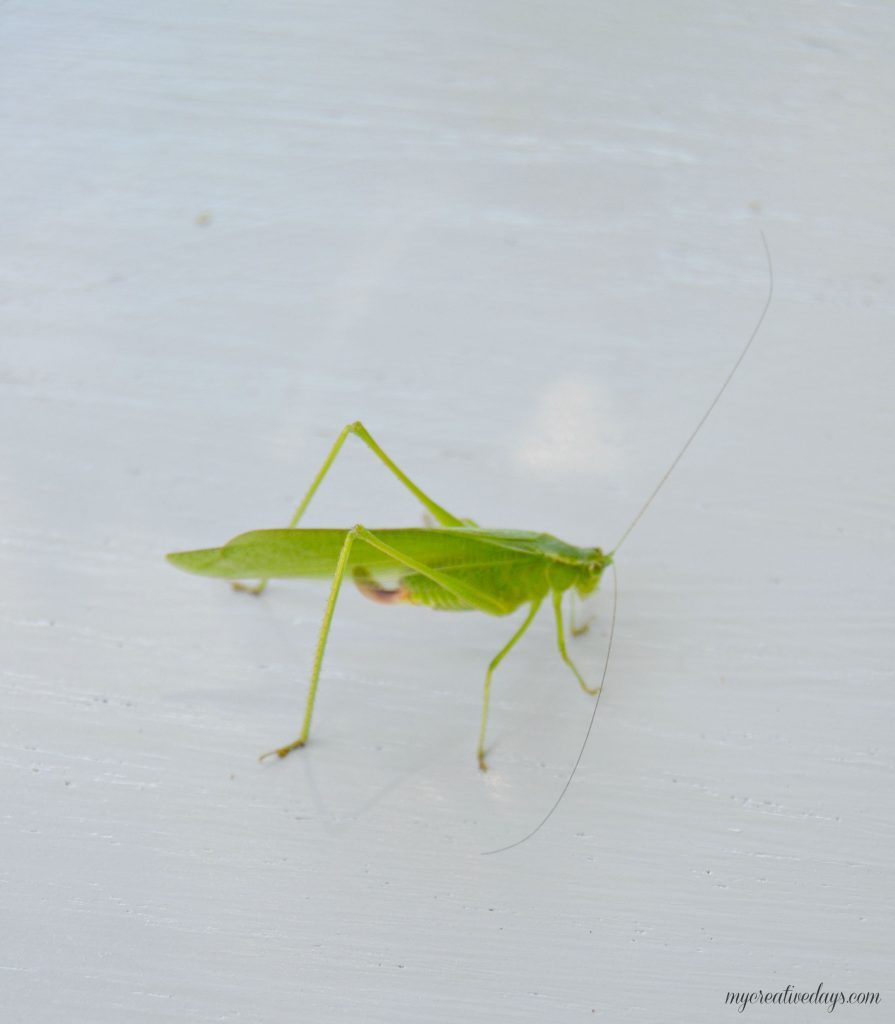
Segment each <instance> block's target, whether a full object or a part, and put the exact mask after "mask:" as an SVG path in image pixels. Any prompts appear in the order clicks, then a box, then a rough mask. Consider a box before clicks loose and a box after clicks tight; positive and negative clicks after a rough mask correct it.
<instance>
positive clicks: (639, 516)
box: [482, 231, 774, 857]
mask: <svg viewBox="0 0 895 1024" xmlns="http://www.w3.org/2000/svg"><path fill="white" fill-rule="evenodd" d="M759 234H760V235H761V244H762V245H763V246H764V254H765V258H766V259H767V263H768V294H767V298H766V299H765V301H764V305H763V306H762V309H761V313H760V315H759V317H758V320H756V322H755V326H754V327H753V328H752V333H751V334H750V335H749V340H748V341H747V342H746V344H745V346H744V347H743V350H742V352H740V354H739V357H738V358H737V361H736V362H735V363H734V364H733V366H732V367H731V370H730V372H729V373H728V374H727V376H726V377H725V378H724V382H723V383H722V385H721V387H720V388H719V389H718V393H717V394H716V395H715V397H714V398H713V399H712V401H711V404H710V405H709V407H708V408H707V409H706V411H705V412H704V413H703V414H702V416H701V418H700V420H699V422H698V423H697V424H696V426H695V427H694V428H693V431H692V433H691V434H690V436H689V437H688V438H687V440H686V441H685V442H684V445H683V447H682V448H681V450H680V451H679V452H678V453H677V455H676V456H675V457H674V460H673V461H672V463H671V465H670V466H669V467H668V469H666V470H665V472H664V473H663V475H662V478H661V479H660V480H659V482H658V484H656V486H655V488H653V491H652V493H651V494H650V496H649V497H648V498H647V499H646V501H645V503H644V504H643V507H642V508H641V509H640V511H639V512H638V513H637V515H636V516H634V518H633V519H632V520H631V523H630V525H629V526H628V528H627V530H625V532H624V533H623V534H622V535H621V538H620V540H619V541H618V543H617V544H616V545H615V547H614V548H613V549H612V551H611V552H610V553H609V554H610V557H612V556H613V555H614V554H615V552H616V551H618V549H619V548H620V547H621V546H622V544H623V543H624V542H625V541H626V540H627V539H628V535H629V534H630V533H631V532H632V531H633V529H634V527H635V526H636V525H637V524H638V523H639V522H640V520H641V519H642V518H643V515H644V513H645V512H646V510H647V509H648V508H649V507H650V505H652V503H653V501H654V500H655V498H656V495H657V494H658V493H659V491H661V490H662V488H663V487H664V486H665V483H666V481H667V480H668V478H669V477H670V476H671V474H672V473H673V472H674V471H675V469H676V468H677V464H678V463H679V462H680V461H681V459H682V458H683V457H684V455H685V454H686V451H687V449H688V448H689V447H690V445H691V444H692V443H693V441H694V440H695V439H696V435H697V434H698V433H699V431H700V430H702V428H703V425H704V424H705V421H706V420H707V419H708V418H709V416H711V414H712V412H713V410H714V408H715V406H716V405H717V404H718V402H719V401H720V399H721V396H722V395H723V394H724V392H725V391H726V390H727V385H728V384H730V382H731V381H732V380H733V378H734V375H735V374H736V372H737V370H738V369H739V368H740V364H741V363H742V361H743V360H744V359H745V358H746V355H747V353H748V352H749V349H750V348H751V347H752V342H753V341H755V339H756V337H757V336H758V332H759V331H760V330H761V325H762V324H763V323H764V320H765V317H766V316H767V314H768V310H769V309H770V308H771V300H772V299H773V297H774V266H773V263H772V262H771V250H770V249H769V248H768V240H767V238H765V233H764V232H763V231H759ZM610 565H611V566H612V624H611V625H610V627H609V644H608V646H607V648H606V660H605V661H604V663H603V676H602V678H601V680H600V692H599V693H598V694H597V699H596V701H595V702H594V709H593V711H592V712H591V716H590V722H589V723H588V726H587V732H586V733H585V734H584V742H583V743H582V744H581V749H580V750H579V751H578V757H577V758H576V759H575V764H574V765H573V766H572V771H571V773H570V774H569V777H568V779H566V783H565V785H564V786H563V788H562V789H561V790H560V792H559V796H558V797H557V798H556V800H554V801H553V806H552V807H551V808H550V810H549V811H548V812H547V813H546V815H545V816H544V817H543V818H542V819H541V821H540V822H539V823H538V824H537V825H535V827H534V828H533V829H532V830H531V831H530V832H529V833H527V834H526V835H524V836H523V837H522V838H521V839H517V840H516V842H515V843H510V844H509V846H500V847H498V848H497V849H496V850H484V851H483V853H482V856H486V857H487V856H490V855H491V854H494V853H505V852H506V851H507V850H512V849H514V848H515V847H517V846H521V845H522V844H523V843H525V842H527V841H528V840H529V839H531V838H532V836H534V835H536V834H537V833H538V832H540V831H541V829H542V828H543V827H544V826H545V825H546V824H547V822H548V821H549V820H550V818H551V817H552V816H553V813H554V811H555V810H556V808H557V807H559V805H560V802H561V801H562V799H563V797H564V796H565V795H566V792H567V791H568V789H569V786H571V785H572V780H573V779H574V778H575V773H576V772H577V771H578V766H579V765H580V764H581V759H582V758H583V757H584V750H585V747H586V746H587V741H588V740H589V739H590V734H591V731H592V730H593V727H594V722H595V721H596V717H597V708H598V707H599V705H600V697H601V696H602V694H603V686H604V685H605V683H606V674H607V672H608V671H609V656H610V654H611V653H612V640H613V637H614V636H615V618H616V612H617V609H618V578H617V576H616V570H615V562H614V561H613V562H610Z"/></svg>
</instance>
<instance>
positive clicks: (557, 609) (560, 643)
mask: <svg viewBox="0 0 895 1024" xmlns="http://www.w3.org/2000/svg"><path fill="white" fill-rule="evenodd" d="M553 611H554V614H555V615H556V646H557V647H558V648H559V656H560V657H561V658H562V660H563V661H564V662H565V663H566V664H567V665H568V666H569V668H570V669H571V670H572V671H573V672H574V673H575V678H576V679H577V680H578V683H579V685H580V686H581V689H582V690H584V692H585V693H589V694H591V695H592V696H596V694H598V693H599V692H600V687H599V686H588V685H587V683H586V682H585V681H584V679H583V677H582V675H581V673H580V672H579V671H578V669H577V668H576V667H575V663H574V662H573V661H572V659H571V658H570V657H569V652H568V651H567V650H566V638H565V635H564V630H563V623H562V591H561V590H554V591H553Z"/></svg>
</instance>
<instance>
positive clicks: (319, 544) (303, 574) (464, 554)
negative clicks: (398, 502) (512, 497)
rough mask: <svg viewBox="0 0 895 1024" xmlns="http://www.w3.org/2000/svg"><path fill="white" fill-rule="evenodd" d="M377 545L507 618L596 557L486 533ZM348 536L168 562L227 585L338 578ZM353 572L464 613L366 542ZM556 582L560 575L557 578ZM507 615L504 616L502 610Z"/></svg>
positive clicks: (358, 546)
mask: <svg viewBox="0 0 895 1024" xmlns="http://www.w3.org/2000/svg"><path fill="white" fill-rule="evenodd" d="M373 532H374V533H375V535H376V537H377V538H378V539H379V540H381V541H382V542H383V543H384V544H386V545H387V546H388V547H390V548H392V549H394V551H395V552H396V553H398V554H401V555H404V556H407V558H408V559H410V560H412V561H415V562H417V563H419V564H420V565H421V566H425V567H427V568H429V569H433V570H436V571H438V572H440V573H442V574H443V575H449V576H450V577H451V578H452V579H453V580H455V581H457V582H458V583H461V584H463V586H464V587H465V589H466V590H467V592H472V591H475V592H477V593H478V594H479V595H480V596H481V599H482V600H481V602H479V601H476V602H475V604H472V605H469V606H470V607H478V608H480V609H481V610H484V611H490V612H496V613H497V614H501V613H506V612H510V611H512V610H513V609H514V608H517V607H518V606H519V605H520V604H522V603H523V602H525V601H531V600H533V599H534V598H535V597H538V596H543V595H544V594H545V593H546V590H547V586H548V584H547V568H548V566H549V565H551V564H552V566H553V570H554V573H555V571H556V570H557V569H559V568H560V567H561V566H563V565H567V566H580V565H581V563H582V561H584V560H585V559H586V557H587V556H588V554H589V552H588V550H587V549H582V548H574V547H572V546H571V545H567V544H565V543H563V542H562V541H559V540H557V539H556V538H554V537H550V536H549V535H546V534H538V533H530V532H525V531H520V530H515V531H511V530H482V529H479V528H478V527H448V528H439V529H395V530H388V529H386V530H375V531H373ZM347 533H348V531H347V530H344V529H338V530H325V529H321V530H314V529H291V530H283V529H281V530H254V531H252V532H251V533H243V534H241V535H240V536H238V537H235V538H234V539H233V540H231V541H229V542H228V543H227V544H225V545H224V546H223V547H219V548H206V549H203V550H199V551H182V552H175V553H174V554H170V555H168V560H169V561H170V562H171V563H172V564H173V565H176V566H177V567H178V568H180V569H183V570H185V571H186V572H192V573H197V574H198V575H200V576H215V577H219V578H223V579H231V580H232V579H288V578H296V577H298V578H305V579H327V578H330V577H332V575H333V573H334V572H335V569H336V563H337V561H338V558H339V554H340V552H341V550H342V546H343V544H344V543H345V537H346V535H347ZM348 568H349V570H361V571H362V572H364V573H365V574H369V575H371V576H372V577H374V578H375V579H376V580H377V581H379V582H381V583H382V584H383V585H386V586H387V585H389V583H390V582H392V581H398V580H401V581H404V582H405V584H407V586H408V587H409V590H410V593H411V600H414V601H415V602H417V603H421V604H427V605H430V606H432V607H442V608H445V609H448V608H451V609H452V610H459V607H456V608H455V601H454V600H453V599H452V600H450V601H449V600H447V599H446V596H445V595H443V594H439V593H438V591H439V584H438V583H437V582H435V581H433V580H428V579H426V578H424V577H422V576H420V574H418V573H414V572H413V570H412V569H408V567H407V566H406V565H404V564H402V563H401V562H400V561H397V560H396V559H395V558H392V557H390V556H389V555H386V554H384V553H383V552H381V551H379V550H377V549H375V548H373V547H372V546H371V545H369V544H367V543H365V542H364V541H363V540H362V539H360V538H358V539H357V540H356V541H355V542H354V545H353V547H352V549H351V556H350V559H349V563H348ZM553 578H554V579H555V578H556V577H555V575H554V577H553ZM554 585H555V584H554ZM498 609H499V610H498Z"/></svg>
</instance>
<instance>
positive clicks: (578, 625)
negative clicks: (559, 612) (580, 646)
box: [569, 589, 594, 637]
mask: <svg viewBox="0 0 895 1024" xmlns="http://www.w3.org/2000/svg"><path fill="white" fill-rule="evenodd" d="M593 621H594V620H593V616H588V618H586V619H585V620H584V622H576V621H575V591H574V590H571V589H570V590H569V632H570V633H571V634H572V636H575V637H578V636H584V634H585V633H586V632H587V631H588V630H589V629H590V624H591V623H592V622H593Z"/></svg>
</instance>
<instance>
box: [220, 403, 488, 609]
mask: <svg viewBox="0 0 895 1024" xmlns="http://www.w3.org/2000/svg"><path fill="white" fill-rule="evenodd" d="M349 434H354V435H355V437H358V438H359V439H360V440H361V441H363V443H364V444H365V445H366V446H367V447H368V448H369V449H370V451H371V452H372V453H373V454H374V455H375V456H376V458H377V459H379V461H380V462H381V463H382V464H383V465H384V466H385V467H386V469H388V470H389V472H391V473H392V474H393V475H394V476H396V477H397V478H398V480H400V481H401V483H402V484H403V485H404V486H405V487H406V488H407V490H408V491H410V493H411V494H412V495H413V496H414V497H415V498H416V499H417V500H418V501H420V502H421V503H422V505H423V506H424V507H425V508H426V510H427V512H428V513H429V514H430V515H431V516H432V517H433V518H434V519H435V521H436V522H437V523H438V524H439V525H441V526H475V523H474V522H473V521H472V520H471V519H458V518H457V516H454V515H451V513H450V512H448V510H447V509H445V508H442V507H441V505H439V504H438V503H437V502H435V501H433V500H432V499H431V498H430V497H429V495H428V494H426V493H425V491H423V490H422V489H421V488H420V487H417V485H416V484H415V483H414V482H413V481H412V480H411V479H410V477H408V476H407V475H406V473H404V472H403V471H402V470H401V469H399V468H398V466H397V465H395V463H394V462H392V460H391V459H390V458H389V457H388V455H386V454H385V452H384V451H383V450H382V449H381V448H380V447H379V445H378V444H377V443H376V442H375V441H374V440H373V437H372V435H371V434H370V432H369V431H368V430H367V428H366V427H365V426H364V425H363V423H361V422H360V420H357V421H355V422H354V423H349V424H348V426H346V427H344V428H343V429H342V431H341V433H340V434H339V436H338V437H337V438H336V440H335V443H334V444H333V446H332V448H331V449H330V452H329V455H327V457H326V459H325V460H324V462H323V465H322V466H321V467H320V469H319V470H318V471H317V475H316V476H315V477H314V479H313V481H312V482H311V486H310V487H309V488H308V492H307V494H305V496H304V497H303V498H302V500H301V502H300V503H299V505H298V508H297V509H296V510H295V512H294V513H293V515H292V518H291V519H290V520H289V523H288V524H287V526H286V529H288V530H291V529H294V527H296V526H297V525H298V523H299V520H300V519H301V517H302V516H303V515H304V514H305V512H306V511H307V508H308V505H310V504H311V499H312V498H313V497H314V495H315V494H316V493H317V488H318V487H319V486H320V484H321V483H322V482H323V478H324V477H325V476H326V474H327V473H328V472H329V470H330V468H331V467H332V464H333V463H334V462H335V461H336V456H337V455H338V454H339V452H340V451H341V449H342V445H343V444H344V443H345V440H346V439H347V437H348V435H349ZM267 583H268V581H267V580H260V581H259V582H258V583H256V584H255V585H254V586H249V585H248V584H246V583H234V584H232V586H233V589H234V590H240V591H242V592H243V593H246V594H254V595H256V596H257V595H259V594H263V593H264V590H265V588H266V587H267Z"/></svg>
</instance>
